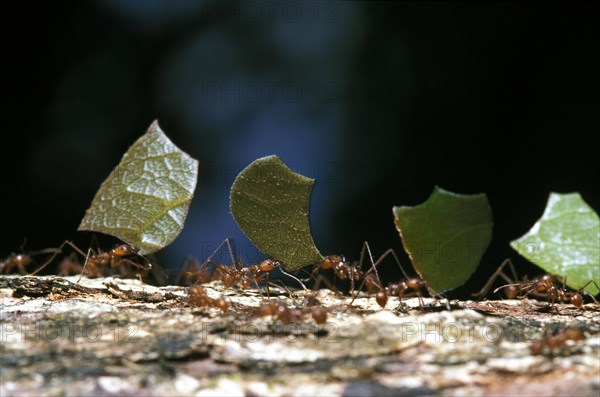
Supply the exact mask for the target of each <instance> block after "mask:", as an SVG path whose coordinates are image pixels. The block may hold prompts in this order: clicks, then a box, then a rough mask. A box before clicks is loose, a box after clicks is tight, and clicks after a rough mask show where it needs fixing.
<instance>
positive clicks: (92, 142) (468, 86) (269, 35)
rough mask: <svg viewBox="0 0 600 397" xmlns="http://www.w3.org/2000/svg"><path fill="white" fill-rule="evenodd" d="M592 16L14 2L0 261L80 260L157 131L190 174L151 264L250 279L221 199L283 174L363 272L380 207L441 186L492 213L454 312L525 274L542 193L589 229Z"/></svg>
mask: <svg viewBox="0 0 600 397" xmlns="http://www.w3.org/2000/svg"><path fill="white" fill-rule="evenodd" d="M10 7H12V8H10ZM599 11H600V10H599V7H598V5H597V4H594V3H591V2H585V3H577V2H564V3H556V2H554V3H550V4H516V3H492V4H485V3H468V4H465V3H452V2H443V3H436V2H419V3H411V2H400V3H389V2H385V3H377V2H344V1H331V2H296V1H289V2H270V1H269V2H261V1H248V2H227V3H221V2H216V1H215V2H212V1H211V2H207V1H174V2H169V1H88V2H77V3H72V4H68V5H65V6H62V7H59V6H57V5H56V4H55V3H50V2H47V3H39V4H33V3H30V2H26V3H23V4H21V5H17V4H14V3H13V4H12V5H11V6H9V8H5V12H4V17H5V18H7V19H10V20H12V21H13V22H14V23H16V24H17V26H18V28H15V27H14V25H12V24H11V25H9V24H4V29H5V31H4V32H3V33H4V34H3V36H4V48H3V53H4V56H3V59H4V61H3V64H4V67H5V70H6V71H5V84H6V88H7V89H5V90H4V95H5V105H4V108H5V111H4V112H3V114H4V120H5V122H4V123H3V139H4V143H3V145H2V147H3V153H2V171H1V172H2V179H1V182H2V207H1V208H2V209H1V211H2V214H3V215H2V218H3V219H2V239H1V240H0V254H1V255H2V256H4V255H7V254H9V253H10V252H13V251H17V252H18V250H19V247H20V246H21V244H22V243H23V239H24V238H27V245H26V247H25V250H36V249H40V248H45V247H56V246H58V245H59V244H60V243H61V242H62V241H63V240H65V239H73V240H74V241H75V242H76V243H77V244H78V245H80V246H81V247H83V248H87V247H88V246H89V244H90V235H89V234H87V233H78V232H76V229H77V226H78V224H79V222H80V220H81V218H82V217H83V214H84V212H85V210H86V209H87V208H88V206H89V204H90V202H91V200H92V198H93V196H94V193H95V191H96V190H97V188H98V187H99V185H100V183H101V182H102V181H103V180H104V179H105V178H106V176H107V175H108V174H109V172H110V171H111V170H112V168H114V167H115V166H116V165H117V163H118V162H119V159H120V158H121V156H122V154H123V153H124V152H125V150H126V149H127V148H128V147H129V145H131V144H132V143H133V142H134V141H135V140H136V139H137V138H138V137H139V136H140V135H142V134H143V133H144V132H145V130H146V128H147V127H148V126H149V125H150V123H151V122H152V120H153V119H158V120H159V122H160V124H161V127H162V128H163V129H164V130H165V131H166V132H167V134H168V135H169V137H171V139H172V140H173V141H174V142H175V143H176V144H177V145H178V146H179V147H180V148H182V149H183V150H185V151H186V152H188V153H190V154H191V155H192V156H194V157H195V158H197V159H199V160H200V161H201V166H200V179H199V183H198V187H197V190H196V196H195V198H194V200H193V203H192V207H191V210H190V214H189V218H188V220H187V224H186V227H185V229H184V231H183V232H182V234H181V235H180V236H179V238H177V240H176V241H175V242H174V243H173V244H172V245H171V246H169V247H168V248H166V249H164V250H163V251H161V252H160V253H159V260H160V262H161V263H162V264H163V266H166V267H168V268H170V269H173V270H176V269H178V268H179V267H180V266H182V264H183V261H184V259H185V257H186V256H188V255H193V256H196V257H199V258H201V259H204V258H206V256H208V255H209V254H210V252H211V251H212V249H214V247H215V246H216V245H218V244H219V243H220V242H221V241H222V240H223V239H225V238H226V237H230V238H233V239H234V240H235V242H236V248H237V251H238V254H240V255H242V256H243V257H245V258H246V260H247V261H248V262H252V261H254V260H256V259H257V258H259V256H260V254H259V253H258V252H257V250H256V249H255V248H253V246H252V245H250V244H249V243H248V241H247V240H246V239H245V237H244V236H243V234H242V232H241V231H240V230H239V229H238V228H237V226H236V224H235V222H234V221H233V219H232V217H231V215H230V214H229V209H228V205H229V189H230V187H231V184H232V182H233V179H234V177H235V176H236V175H237V173H238V172H239V171H241V169H243V168H244V167H245V166H246V165H247V164H248V163H250V162H251V161H253V160H254V159H256V158H258V157H261V156H265V155H269V154H278V155H279V156H280V157H281V158H282V160H283V161H284V162H286V163H287V164H288V165H290V166H291V168H293V169H294V170H296V171H298V172H300V173H302V174H304V175H306V176H309V177H312V178H316V179H317V183H316V185H315V187H314V191H313V196H312V199H313V200H312V205H311V209H312V213H311V224H312V228H313V234H314V239H315V241H316V243H317V246H318V247H319V249H320V250H321V252H322V253H324V254H333V253H340V254H344V255H345V256H346V257H348V258H357V257H358V255H359V252H360V248H361V245H362V243H363V241H365V240H367V241H369V242H370V244H371V248H373V250H374V254H375V255H377V254H378V253H381V252H383V251H384V250H386V249H387V248H390V247H393V248H394V249H396V250H397V251H402V246H401V242H400V239H399V236H398V233H397V232H396V230H395V228H394V225H393V221H392V211H391V209H392V206H394V205H415V204H419V203H421V202H423V201H425V200H426V199H427V197H428V196H429V195H430V193H431V191H432V189H433V187H434V185H439V186H441V187H443V188H445V189H448V190H451V191H455V192H458V193H465V194H470V193H479V192H485V193H487V195H488V198H489V201H490V203H491V206H492V210H493V213H494V222H495V225H494V237H493V240H492V243H491V245H490V247H489V249H488V251H487V253H486V255H485V256H484V258H483V261H482V266H481V267H480V268H479V269H478V271H477V272H476V274H475V275H474V277H473V278H472V280H470V281H469V283H468V284H467V285H466V286H465V287H464V288H462V289H459V290H458V291H457V292H456V294H461V293H465V292H472V291H474V290H476V289H478V288H479V287H480V286H481V284H482V283H483V282H484V281H485V280H486V279H487V277H488V276H489V274H491V273H492V272H493V270H494V269H495V268H496V267H497V266H498V264H500V262H501V261H502V260H503V259H505V258H506V257H512V258H513V259H514V260H515V262H516V263H517V266H518V267H519V268H520V269H521V270H522V271H523V272H524V273H530V274H533V273H536V272H537V271H536V270H535V268H533V267H532V266H531V265H528V264H527V263H526V261H525V260H523V259H520V258H518V255H517V254H516V253H515V252H514V251H513V250H512V249H511V248H510V247H509V245H508V242H509V241H510V240H512V239H515V238H517V237H520V236H521V235H522V234H524V233H525V232H526V231H527V230H528V229H529V228H530V227H531V226H532V225H533V223H534V222H535V221H536V220H537V219H538V218H539V217H540V216H541V214H542V212H543V210H544V207H545V204H546V200H547V197H548V194H549V193H550V191H556V192H571V191H579V192H581V194H582V196H583V198H584V200H586V201H587V202H588V203H589V204H590V205H591V206H592V207H593V208H595V209H596V211H598V210H599V209H600V191H599V189H598V171H597V163H598V147H597V145H594V144H592V143H591V139H592V138H593V136H594V135H595V134H598V133H599V132H600V128H599V127H600V125H599V124H600V121H599V120H600V118H599V114H600V99H599V98H600V97H599V92H600V73H599V71H600V45H599V42H600V41H599V40H600V24H598V16H599V15H600V13H599ZM8 26H10V28H8ZM7 29H10V30H7ZM594 164H596V165H594ZM104 248H105V249H106V248H110V246H108V247H104ZM403 260H404V262H405V263H408V262H407V260H406V257H403ZM390 266H391V265H390ZM382 272H383V273H386V276H387V277H389V278H390V279H391V278H394V277H397V273H398V272H397V270H395V269H393V268H392V267H390V270H389V271H386V270H385V269H383V268H382ZM461 291H462V292H461Z"/></svg>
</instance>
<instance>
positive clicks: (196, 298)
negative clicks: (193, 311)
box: [188, 285, 229, 312]
mask: <svg viewBox="0 0 600 397" xmlns="http://www.w3.org/2000/svg"><path fill="white" fill-rule="evenodd" d="M188 300H189V304H190V305H192V306H199V307H215V308H217V309H221V311H224V312H226V311H227V310H228V309H229V303H228V302H227V300H226V299H225V298H223V297H222V296H221V297H220V298H216V299H215V298H211V297H210V296H208V293H207V292H206V289H204V287H202V286H200V285H194V286H191V287H189V288H188Z"/></svg>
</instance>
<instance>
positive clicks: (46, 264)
mask: <svg viewBox="0 0 600 397" xmlns="http://www.w3.org/2000/svg"><path fill="white" fill-rule="evenodd" d="M65 245H68V246H70V247H71V248H73V249H74V250H75V251H77V253H79V254H80V255H81V256H83V257H85V254H84V253H83V251H82V250H81V249H79V247H77V246H76V245H75V244H74V243H73V242H72V241H69V240H65V241H64V242H63V243H62V244H61V245H60V246H59V247H58V248H56V249H54V248H48V250H55V251H54V254H53V255H52V256H51V257H50V258H49V259H48V260H47V261H46V262H44V263H43V264H42V265H41V266H40V267H38V268H37V269H36V270H35V271H34V272H32V273H30V276H35V275H36V274H38V273H39V272H40V271H42V270H43V269H44V268H45V267H46V266H48V265H49V264H50V263H52V261H53V260H54V258H56V256H57V255H58V254H60V253H62V249H63V247H64V246H65ZM42 251H45V250H42Z"/></svg>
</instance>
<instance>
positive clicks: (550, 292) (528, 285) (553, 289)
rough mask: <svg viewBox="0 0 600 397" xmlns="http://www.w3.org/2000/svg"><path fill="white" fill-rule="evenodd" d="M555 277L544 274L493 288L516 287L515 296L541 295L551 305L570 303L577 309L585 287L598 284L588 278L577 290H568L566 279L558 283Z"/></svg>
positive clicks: (579, 306) (580, 304)
mask: <svg viewBox="0 0 600 397" xmlns="http://www.w3.org/2000/svg"><path fill="white" fill-rule="evenodd" d="M556 281H557V280H556V277H555V276H553V275H550V274H545V275H543V276H541V277H538V278H535V279H532V280H531V281H527V280H525V281H521V282H519V283H513V284H507V285H503V286H502V287H498V288H496V289H495V290H494V292H497V291H498V290H500V289H503V288H512V287H514V288H516V289H517V293H516V298H519V299H521V298H525V297H526V296H529V295H534V296H537V297H539V296H543V297H545V299H546V300H547V301H548V303H549V304H550V305H551V306H554V304H555V303H570V304H572V305H573V306H575V307H576V308H578V309H581V308H582V306H583V302H584V300H583V293H584V292H587V291H585V289H586V288H587V286H588V285H590V284H593V285H595V286H596V288H598V284H597V283H596V282H595V281H594V280H590V281H588V282H587V283H585V285H584V286H583V287H581V288H579V289H578V290H577V291H570V290H568V289H567V288H566V287H565V282H566V280H565V279H563V281H562V285H558V284H557V282H556ZM587 293H588V295H589V296H590V297H591V298H592V299H593V300H594V302H596V303H598V301H596V299H595V298H594V296H593V295H592V294H590V293H589V292H587Z"/></svg>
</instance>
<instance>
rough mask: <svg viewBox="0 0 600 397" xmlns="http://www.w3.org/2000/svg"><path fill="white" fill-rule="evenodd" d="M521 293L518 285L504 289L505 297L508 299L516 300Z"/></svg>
mask: <svg viewBox="0 0 600 397" xmlns="http://www.w3.org/2000/svg"><path fill="white" fill-rule="evenodd" d="M518 293H519V289H518V288H517V286H516V285H513V284H511V285H508V286H507V287H506V288H505V289H504V295H506V297H507V298H508V299H515V298H516V297H517V294H518Z"/></svg>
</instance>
